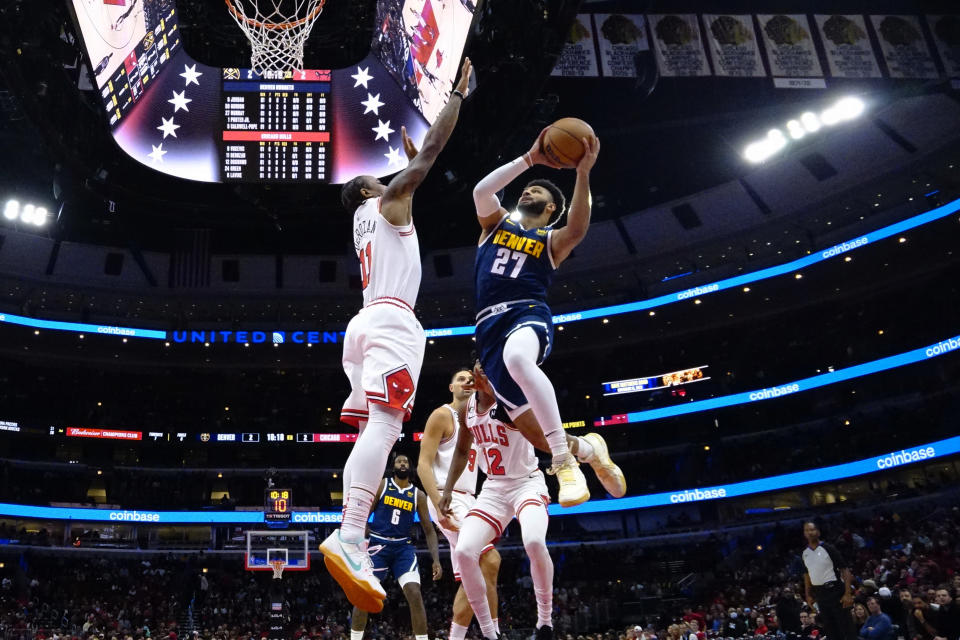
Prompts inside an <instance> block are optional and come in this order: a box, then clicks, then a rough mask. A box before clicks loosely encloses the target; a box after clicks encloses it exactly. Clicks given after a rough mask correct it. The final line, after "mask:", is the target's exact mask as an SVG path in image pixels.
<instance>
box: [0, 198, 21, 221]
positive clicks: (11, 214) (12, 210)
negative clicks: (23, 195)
mask: <svg viewBox="0 0 960 640" xmlns="http://www.w3.org/2000/svg"><path fill="white" fill-rule="evenodd" d="M19 215H20V203H19V202H17V201H16V200H7V204H6V206H5V207H4V208H3V217H4V218H6V219H7V220H16V219H17V216H19Z"/></svg>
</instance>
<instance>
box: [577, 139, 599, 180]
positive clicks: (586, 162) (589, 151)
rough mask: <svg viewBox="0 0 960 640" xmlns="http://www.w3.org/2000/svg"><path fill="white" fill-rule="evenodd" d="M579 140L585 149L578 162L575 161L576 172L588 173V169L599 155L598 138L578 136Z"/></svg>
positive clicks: (591, 167)
mask: <svg viewBox="0 0 960 640" xmlns="http://www.w3.org/2000/svg"><path fill="white" fill-rule="evenodd" d="M580 141H581V142H583V148H584V149H586V151H585V152H584V154H583V157H582V158H580V162H578V163H577V172H578V173H589V172H590V169H593V165H594V164H595V163H596V162H597V156H598V155H600V138H598V137H597V136H590V137H589V138H580Z"/></svg>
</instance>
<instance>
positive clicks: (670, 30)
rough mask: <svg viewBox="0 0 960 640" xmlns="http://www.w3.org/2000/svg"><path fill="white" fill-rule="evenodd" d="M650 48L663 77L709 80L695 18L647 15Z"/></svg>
mask: <svg viewBox="0 0 960 640" xmlns="http://www.w3.org/2000/svg"><path fill="white" fill-rule="evenodd" d="M648 17H649V19H650V27H651V31H652V33H653V39H654V42H653V46H654V50H655V51H656V53H657V65H658V66H659V67H660V75H662V76H709V75H710V65H709V64H708V63H707V54H706V52H705V51H704V50H703V42H702V41H701V39H700V23H699V22H698V21H697V16H696V15H695V14H682V15H674V14H671V15H662V14H661V15H650V16H648Z"/></svg>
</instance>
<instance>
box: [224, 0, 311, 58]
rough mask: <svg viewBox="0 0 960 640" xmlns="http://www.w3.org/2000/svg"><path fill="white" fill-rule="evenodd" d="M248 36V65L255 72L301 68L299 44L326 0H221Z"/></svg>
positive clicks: (301, 46) (301, 43) (301, 51)
mask: <svg viewBox="0 0 960 640" xmlns="http://www.w3.org/2000/svg"><path fill="white" fill-rule="evenodd" d="M224 1H225V2H226V3H227V9H229V11H230V15H231V16H233V19H234V20H235V21H236V23H237V24H238V25H239V26H240V28H241V29H242V30H243V32H244V33H245V34H246V36H247V39H248V40H250V47H251V53H250V68H251V69H253V70H254V71H256V72H257V73H258V74H261V75H264V76H269V75H270V74H269V73H267V72H271V71H273V72H284V71H299V70H301V69H303V45H304V44H305V43H306V41H307V38H309V37H310V30H311V29H313V24H314V22H315V21H316V19H317V16H319V15H320V13H321V12H322V11H323V6H324V4H326V0H224Z"/></svg>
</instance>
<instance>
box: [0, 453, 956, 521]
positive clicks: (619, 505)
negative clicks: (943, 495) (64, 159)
mask: <svg viewBox="0 0 960 640" xmlns="http://www.w3.org/2000/svg"><path fill="white" fill-rule="evenodd" d="M958 452H960V436H954V437H953V438H947V439H946V440H938V441H937V442H930V443H927V444H922V445H918V446H915V447H910V448H907V449H899V450H897V451H891V452H889V453H885V454H883V455H880V456H877V457H875V458H867V459H866V460H858V461H856V462H847V463H845V464H838V465H834V466H832V467H822V468H820V469H809V470H807V471H797V472H795V473H786V474H783V475H779V476H771V477H768V478H758V479H756V480H747V481H745V482H735V483H732V484H725V485H719V486H716V487H694V488H692V489H680V490H677V491H671V492H667V493H654V494H649V495H645V496H633V497H631V498H619V499H615V500H591V501H589V502H585V503H583V504H581V505H578V506H576V507H570V508H566V509H562V508H560V505H557V504H553V505H550V508H549V509H550V515H552V516H565V515H571V514H577V513H598V512H601V511H623V510H627V509H646V508H650V507H662V506H668V505H672V504H686V503H690V502H703V501H705V500H719V499H721V498H734V497H737V496H746V495H750V494H754V493H764V492H767V491H776V490H780V489H789V488H792V487H800V486H804V485H808V484H816V483H819V482H830V481H833V480H841V479H844V478H852V477H855V476H861V475H864V474H868V473H875V472H877V471H887V470H889V469H895V468H897V467H901V466H905V465H909V464H914V463H916V462H926V461H929V460H933V459H934V458H941V457H943V456H949V455H952V454H955V453H958ZM0 516H7V517H13V518H36V519H39V520H77V521H82V522H113V523H117V524H133V525H135V524H262V523H263V522H264V519H263V511H216V512H209V511H149V510H126V509H123V510H110V509H79V508H65V507H37V506H28V505H21V504H6V503H0ZM290 520H291V522H293V523H294V524H296V525H316V524H336V523H338V522H340V512H339V511H295V512H294V513H293V515H292V517H291V519H290Z"/></svg>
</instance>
